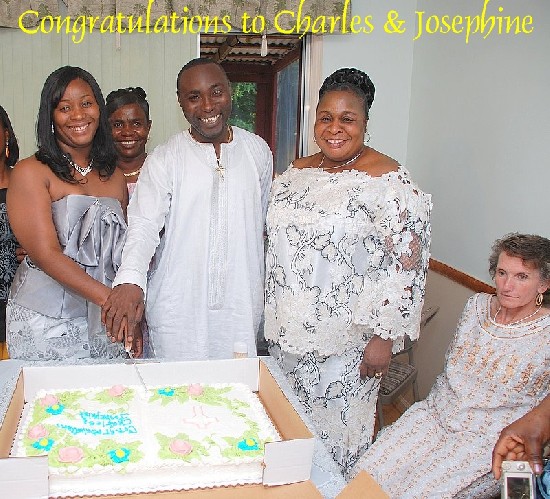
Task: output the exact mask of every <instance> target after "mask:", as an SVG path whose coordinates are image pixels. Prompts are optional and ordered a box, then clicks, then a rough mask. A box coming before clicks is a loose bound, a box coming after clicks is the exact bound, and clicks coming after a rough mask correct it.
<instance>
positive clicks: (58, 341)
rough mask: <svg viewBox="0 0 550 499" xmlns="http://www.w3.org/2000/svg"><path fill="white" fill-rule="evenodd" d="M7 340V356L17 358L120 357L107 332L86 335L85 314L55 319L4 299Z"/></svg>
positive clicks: (121, 349) (121, 354)
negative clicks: (95, 335)
mask: <svg viewBox="0 0 550 499" xmlns="http://www.w3.org/2000/svg"><path fill="white" fill-rule="evenodd" d="M6 312H7V313H6V315H7V325H6V334H7V344H8V352H9V355H10V358H12V359H21V360H40V361H41V360H62V359H63V360H65V359H73V360H78V359H84V358H89V357H92V358H100V357H101V358H108V359H113V358H118V357H121V358H124V357H125V352H124V348H123V347H122V344H119V343H111V341H110V340H109V339H108V338H107V335H106V334H105V335H103V336H102V337H101V336H98V337H95V338H94V340H93V341H89V339H88V323H87V318H86V317H76V318H73V319H55V318H52V317H47V316H45V315H42V314H40V313H38V312H35V311H34V310H30V309H28V308H26V307H22V306H21V305H18V304H16V303H14V302H13V301H11V300H8V306H7V310H6Z"/></svg>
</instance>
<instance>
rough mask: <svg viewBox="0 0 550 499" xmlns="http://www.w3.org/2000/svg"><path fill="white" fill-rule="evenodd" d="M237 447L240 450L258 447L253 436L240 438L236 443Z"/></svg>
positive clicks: (256, 448)
mask: <svg viewBox="0 0 550 499" xmlns="http://www.w3.org/2000/svg"><path fill="white" fill-rule="evenodd" d="M237 447H238V448H239V449H240V450H258V449H259V447H258V442H256V440H254V439H253V438H245V439H244V440H241V441H240V442H239V443H238V444H237Z"/></svg>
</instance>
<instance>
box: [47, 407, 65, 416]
mask: <svg viewBox="0 0 550 499" xmlns="http://www.w3.org/2000/svg"><path fill="white" fill-rule="evenodd" d="M64 409H65V406H64V405H63V404H54V405H50V406H48V407H47V408H46V412H47V413H48V414H52V415H54V416H57V415H58V414H61V413H62V412H63V410H64Z"/></svg>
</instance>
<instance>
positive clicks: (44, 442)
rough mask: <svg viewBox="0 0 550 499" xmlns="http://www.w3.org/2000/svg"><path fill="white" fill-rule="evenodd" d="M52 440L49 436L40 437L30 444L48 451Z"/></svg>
mask: <svg viewBox="0 0 550 499" xmlns="http://www.w3.org/2000/svg"><path fill="white" fill-rule="evenodd" d="M53 444H54V441H53V440H52V439H51V438H41V439H40V440H37V441H36V442H34V443H33V444H32V446H33V447H34V448H35V449H38V450H45V451H48V452H49V451H50V449H51V448H52V445H53Z"/></svg>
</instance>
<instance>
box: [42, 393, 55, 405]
mask: <svg viewBox="0 0 550 499" xmlns="http://www.w3.org/2000/svg"><path fill="white" fill-rule="evenodd" d="M56 404H59V400H57V397H56V396H54V395H50V394H48V395H46V396H45V397H43V398H41V399H40V405H41V406H42V407H49V406H52V405H56Z"/></svg>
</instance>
